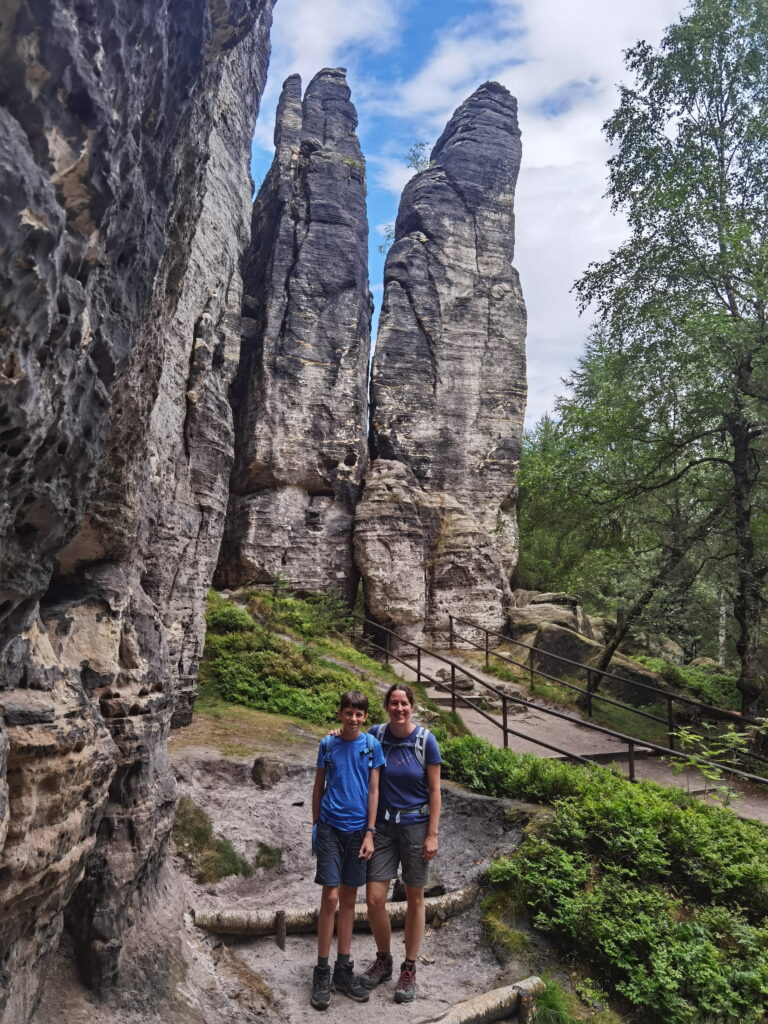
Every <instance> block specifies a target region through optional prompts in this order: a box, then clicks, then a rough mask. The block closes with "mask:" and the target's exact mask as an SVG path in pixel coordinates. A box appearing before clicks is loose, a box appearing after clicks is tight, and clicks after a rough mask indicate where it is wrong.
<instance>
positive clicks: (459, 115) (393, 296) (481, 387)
mask: <svg viewBox="0 0 768 1024" xmlns="http://www.w3.org/2000/svg"><path fill="white" fill-rule="evenodd" d="M520 154H521V149H520V131H519V128H518V123H517V103H516V101H515V99H514V97H512V96H511V95H510V94H509V92H508V91H507V90H506V89H505V88H504V87H503V86H501V85H499V84H498V83H496V82H488V83H486V84H485V85H482V86H480V88H479V89H477V90H476V91H475V92H474V93H473V94H472V95H471V96H470V97H469V99H467V100H466V101H465V102H464V103H463V104H462V105H461V106H460V107H459V108H458V110H456V112H455V113H454V115H453V117H452V118H451V120H450V121H449V123H448V125H447V127H446V129H445V131H444V132H443V134H442V135H441V137H440V138H439V139H438V141H437V143H436V144H435V147H434V149H433V150H432V154H431V160H430V165H429V167H428V168H427V169H425V170H423V171H421V172H419V173H418V174H417V175H415V177H413V178H412V179H411V181H410V182H409V183H408V184H407V185H406V187H405V189H404V191H403V196H402V199H401V202H400V209H399V211H398V215H397V221H396V223H395V238H394V243H393V245H392V248H391V249H390V251H389V254H388V256H387V263H386V268H385V273H384V303H383V307H382V311H381V319H380V322H379V334H378V342H377V345H376V355H375V358H374V364H373V381H372V388H371V396H372V426H371V436H372V449H373V455H374V457H375V458H376V460H377V461H376V462H374V464H373V467H372V468H371V471H370V473H369V477H368V481H367V483H366V496H365V497H364V499H363V502H362V503H361V505H360V509H359V513H358V519H357V524H356V541H355V543H356V550H357V553H358V565H359V567H360V570H361V573H362V576H363V580H364V584H365V588H366V602H367V605H368V609H369V612H370V613H371V614H372V615H373V616H374V617H375V618H376V619H377V620H378V621H380V622H382V623H383V624H386V625H390V626H394V627H397V626H400V625H407V624H408V622H407V620H412V621H413V622H415V621H417V619H418V618H419V613H417V612H416V605H415V604H413V603H412V602H411V599H409V598H404V597H402V595H400V596H398V597H397V598H396V599H394V600H389V599H388V595H387V593H386V591H387V584H386V577H387V575H388V574H390V575H392V576H393V580H394V589H398V588H399V587H400V584H399V583H398V582H397V581H398V580H399V579H400V578H401V577H402V576H403V574H404V573H405V572H406V569H407V568H408V567H407V566H406V565H405V564H403V565H400V566H399V568H398V557H397V556H395V555H394V554H393V549H394V547H396V546H398V545H400V546H402V545H401V544H400V540H399V538H398V537H397V536H396V534H397V532H398V531H397V525H396V524H397V522H398V518H399V513H398V511H397V510H396V509H395V508H392V509H390V510H389V513H390V514H387V510H386V509H385V508H384V505H383V504H382V501H383V500H384V501H385V500H387V499H385V498H384V497H383V493H382V491H381V488H382V481H383V479H384V477H385V476H387V475H391V474H392V473H399V471H396V470H393V469H392V468H390V467H388V466H383V465H381V463H392V462H395V463H401V464H403V465H404V466H406V467H408V469H409V470H410V475H409V477H408V483H407V490H408V495H407V496H406V497H405V498H404V504H403V505H402V508H401V509H400V511H401V512H402V516H403V518H404V520H405V521H406V522H408V523H409V524H410V523H411V522H412V515H411V510H412V507H413V506H414V505H415V506H418V507H420V508H422V509H423V508H425V507H426V506H429V507H430V508H432V509H433V511H432V512H431V513H430V516H431V518H433V519H436V520H438V522H437V524H436V525H432V527H431V528H429V529H427V530H426V534H425V536H424V537H422V538H421V539H419V540H417V541H416V542H415V549H416V550H409V552H408V557H409V558H413V557H416V558H417V559H418V560H417V562H415V563H414V565H413V568H414V570H415V572H416V575H417V576H418V577H419V578H420V579H421V578H423V593H421V592H420V593H419V595H418V596H414V598H413V600H414V601H416V602H417V603H418V602H421V604H422V605H423V607H424V609H425V613H426V617H425V623H424V633H425V635H426V638H427V640H429V641H430V642H444V641H445V639H446V630H447V610H448V609H452V610H453V611H454V613H455V614H458V615H467V616H469V617H471V618H473V619H477V620H479V621H480V622H481V624H482V625H484V626H486V627H488V628H491V629H499V630H500V629H501V628H502V627H503V625H504V621H505V614H504V612H505V608H506V606H507V605H508V603H509V599H510V592H509V579H510V576H511V572H512V570H513V568H514V566H515V564H516V561H517V528H516V521H515V512H514V510H515V498H516V487H515V475H516V472H517V467H518V462H519V453H520V440H521V435H522V424H523V416H524V411H525V396H526V379H525V349H524V341H525V322H526V321H525V307H524V304H523V298H522V292H521V289H520V283H519V279H518V275H517V271H516V270H515V269H514V267H513V266H512V256H513V252H514V237H515V236H514V196H515V186H516V182H517V175H518V171H519V168H520ZM399 476H400V486H401V488H402V487H405V486H406V484H405V479H404V478H403V477H402V474H399ZM386 486H387V485H386V484H384V487H385V488H386ZM369 487H370V488H371V489H372V490H374V491H375V492H376V494H375V495H372V494H368V488H369ZM388 500H389V501H390V503H394V504H395V505H397V503H398V501H399V500H400V499H399V498H398V497H397V496H396V495H395V493H394V491H391V492H390V498H389V499H388ZM374 505H378V506H379V508H380V511H381V513H382V516H381V519H380V522H379V524H378V526H376V525H374V521H373V518H372V515H373V506H374ZM441 507H442V508H444V510H445V511H444V513H442V514H441V513H440V511H439V510H440V508H441ZM419 518H420V519H423V518H424V515H423V514H422V515H421V516H420V517H419ZM393 530H394V531H395V533H393ZM422 530H423V525H422ZM411 535H412V531H411V530H410V529H409V531H408V536H409V537H411ZM384 551H387V552H388V557H389V559H390V560H391V561H392V563H393V564H392V565H391V566H390V567H386V568H385V566H384V564H383V562H382V552H384ZM417 552H420V555H419V554H417ZM380 583H381V586H380ZM382 586H383V591H381V587H382ZM411 586H412V589H414V591H415V590H420V585H419V584H417V583H413V584H412V585H411ZM380 591H381V593H380ZM395 605H398V606H399V607H401V608H402V609H403V610H402V611H400V612H398V613H397V614H395V613H394V607H395ZM405 605H409V610H407V611H406V610H405V608H404V606H405ZM387 606H388V611H389V614H388V613H387Z"/></svg>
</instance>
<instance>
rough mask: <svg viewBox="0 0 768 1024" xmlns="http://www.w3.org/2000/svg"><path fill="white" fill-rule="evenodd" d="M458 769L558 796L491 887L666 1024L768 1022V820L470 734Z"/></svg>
mask: <svg viewBox="0 0 768 1024" xmlns="http://www.w3.org/2000/svg"><path fill="white" fill-rule="evenodd" d="M442 754H443V766H444V771H445V773H446V775H447V776H448V777H450V778H453V779H456V780H457V781H459V782H463V783H465V784H467V785H469V786H471V787H472V788H473V789H476V790H478V791H479V792H482V793H487V794H489V795H493V796H501V797H516V798H518V799H524V800H530V801H535V802H543V803H549V804H552V805H553V806H554V814H553V815H552V817H551V819H549V820H547V819H542V820H539V821H537V822H536V823H535V824H533V825H532V826H530V827H529V829H528V832H527V835H526V838H525V841H524V842H523V843H522V845H521V846H520V847H519V849H518V850H516V851H515V852H514V853H513V854H512V855H510V856H507V857H503V858H501V859H500V860H498V861H496V862H495V863H494V864H493V865H492V866H491V869H490V872H489V877H490V881H491V884H492V886H493V887H494V888H495V889H496V890H498V891H499V892H500V893H501V894H502V895H503V896H505V897H508V898H509V899H510V900H511V901H518V902H520V903H522V904H523V905H524V906H525V908H526V910H527V912H528V914H529V915H530V919H531V922H532V924H533V927H534V928H536V929H538V930H540V931H542V932H545V933H547V934H548V935H550V936H551V938H552V939H553V941H554V942H556V943H558V944H559V945H560V947H561V948H562V949H563V950H564V951H566V952H567V953H568V954H569V955H571V956H573V955H575V956H577V957H579V958H581V959H583V960H585V961H586V962H587V963H589V964H590V967H591V969H592V970H593V971H594V973H595V976H596V977H597V978H598V981H599V983H600V984H601V985H602V986H604V987H605V988H606V989H608V990H609V991H610V992H612V993H613V994H614V995H616V996H619V997H621V998H623V999H625V1000H627V1001H628V1002H629V1003H630V1004H631V1005H632V1006H633V1007H634V1009H635V1010H636V1011H638V1012H640V1013H642V1014H643V1018H642V1019H643V1020H647V1021H649V1022H653V1024H661V1022H664V1024H702V1022H703V1021H706V1020H713V1021H717V1022H718V1024H763V1022H764V1020H765V1015H766V1011H768V925H766V915H768V829H766V828H765V827H764V826H763V825H761V824H759V823H757V822H751V821H742V820H741V819H739V818H737V817H736V816H735V815H733V814H732V813H731V812H730V811H727V810H720V809H717V808H712V807H708V806H706V805H704V804H702V803H700V802H698V801H696V800H694V799H692V798H691V797H688V796H687V795H686V794H685V793H684V792H683V791H682V790H680V789H674V788H669V789H667V788H662V787H660V786H655V785H653V784H650V783H639V784H637V785H632V784H630V783H629V782H627V781H626V780H624V779H619V778H617V777H616V776H614V775H612V774H611V773H610V772H608V771H606V770H604V769H600V768H598V767H597V766H595V767H581V766H578V767H577V766H574V765H568V764H563V763H561V762H553V761H549V760H547V759H544V758H536V757H534V756H532V755H522V754H514V753H512V752H511V751H509V750H499V749H497V748H494V747H491V746H490V745H489V744H487V743H485V742H484V741H483V740H479V739H476V738H461V739H453V740H448V741H447V742H445V743H444V744H443V746H442Z"/></svg>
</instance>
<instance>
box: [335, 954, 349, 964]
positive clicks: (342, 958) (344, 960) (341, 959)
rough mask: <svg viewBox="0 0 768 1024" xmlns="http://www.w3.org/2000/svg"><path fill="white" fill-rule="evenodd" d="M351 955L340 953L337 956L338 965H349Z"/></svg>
mask: <svg viewBox="0 0 768 1024" xmlns="http://www.w3.org/2000/svg"><path fill="white" fill-rule="evenodd" d="M350 955H351V954H349V953H338V954H337V956H336V963H337V964H348V963H349V957H350Z"/></svg>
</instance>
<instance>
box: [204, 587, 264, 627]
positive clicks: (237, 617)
mask: <svg viewBox="0 0 768 1024" xmlns="http://www.w3.org/2000/svg"><path fill="white" fill-rule="evenodd" d="M205 623H206V626H207V628H208V631H209V632H211V633H244V632H248V630H251V629H253V627H254V625H255V623H254V621H253V619H252V618H251V616H250V615H249V614H248V612H247V611H246V610H245V608H241V607H240V606H239V605H236V604H230V603H229V602H228V601H224V600H223V599H222V598H220V597H219V595H218V594H217V593H216V592H215V591H211V593H210V594H209V598H208V611H207V613H206V616H205Z"/></svg>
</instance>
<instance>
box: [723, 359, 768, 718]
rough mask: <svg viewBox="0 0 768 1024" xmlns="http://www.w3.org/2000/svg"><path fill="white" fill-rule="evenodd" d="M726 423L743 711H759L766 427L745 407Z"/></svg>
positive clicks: (735, 611) (763, 570)
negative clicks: (758, 505)
mask: <svg viewBox="0 0 768 1024" xmlns="http://www.w3.org/2000/svg"><path fill="white" fill-rule="evenodd" d="M742 372H743V373H747V369H745V368H742ZM726 428H727V431H728V435H729V436H730V438H731V443H732V444H733V461H732V463H731V473H732V479H733V491H732V497H733V508H734V533H735V536H736V566H737V578H736V594H735V596H734V599H733V614H734V617H735V619H736V623H737V625H738V630H739V632H738V636H737V638H736V652H737V654H738V656H739V662H740V667H739V681H738V683H737V686H738V688H739V690H740V692H741V713H742V714H743V715H749V716H754V715H755V714H756V713H757V712H758V710H759V704H760V698H761V696H762V694H763V681H762V678H761V674H760V663H759V645H760V626H761V623H762V617H763V604H764V600H765V599H764V597H763V584H764V582H765V576H766V571H767V568H768V567H766V566H765V565H764V564H762V559H761V558H759V557H758V556H757V554H756V552H755V541H754V537H753V535H752V509H753V506H754V501H755V493H754V492H755V488H756V486H757V479H758V474H759V466H758V461H757V457H756V453H755V451H754V448H753V445H752V442H753V441H754V440H755V439H756V438H757V437H759V436H760V433H761V431H760V429H759V428H756V427H754V426H753V425H752V424H750V423H749V422H748V420H747V418H746V416H745V414H744V411H743V409H741V408H739V409H738V410H737V411H735V412H734V413H733V414H732V415H730V416H729V417H727V419H726Z"/></svg>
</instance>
